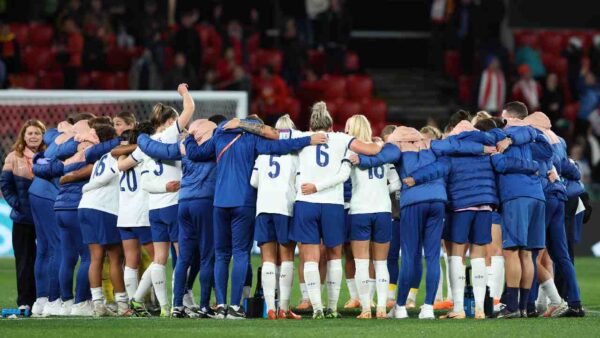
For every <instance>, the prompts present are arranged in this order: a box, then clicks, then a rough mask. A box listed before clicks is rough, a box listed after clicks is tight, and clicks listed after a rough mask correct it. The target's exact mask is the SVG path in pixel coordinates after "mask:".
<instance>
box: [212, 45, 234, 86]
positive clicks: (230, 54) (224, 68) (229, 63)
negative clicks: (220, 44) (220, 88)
mask: <svg viewBox="0 0 600 338" xmlns="http://www.w3.org/2000/svg"><path fill="white" fill-rule="evenodd" d="M237 66H238V62H237V61H236V57H235V52H234V50H233V48H231V47H229V48H227V49H226V50H225V53H224V54H223V58H222V59H219V61H217V66H216V69H215V70H216V74H215V75H216V78H215V80H216V82H228V81H231V80H232V79H233V72H234V71H235V69H236V68H237Z"/></svg>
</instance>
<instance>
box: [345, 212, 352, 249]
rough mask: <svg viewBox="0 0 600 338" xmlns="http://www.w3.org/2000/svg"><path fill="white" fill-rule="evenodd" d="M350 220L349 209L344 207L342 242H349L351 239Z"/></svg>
mask: <svg viewBox="0 0 600 338" xmlns="http://www.w3.org/2000/svg"><path fill="white" fill-rule="evenodd" d="M351 222H352V221H351V220H350V209H349V208H348V209H344V244H346V243H350V241H351V240H352V239H351V238H350V234H351V233H352V223H351Z"/></svg>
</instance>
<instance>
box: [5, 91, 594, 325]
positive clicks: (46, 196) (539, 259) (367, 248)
mask: <svg viewBox="0 0 600 338" xmlns="http://www.w3.org/2000/svg"><path fill="white" fill-rule="evenodd" d="M178 92H179V94H180V95H181V96H182V99H183V110H182V112H181V113H178V112H177V111H176V110H175V109H174V108H172V107H170V106H166V105H163V104H160V103H158V104H156V105H155V106H154V108H153V111H152V117H151V120H150V121H144V122H136V120H135V116H134V115H133V114H131V113H121V114H118V115H117V116H116V117H114V118H112V119H111V118H108V117H104V116H103V117H95V116H93V115H91V114H83V113H82V114H76V115H73V116H71V117H70V119H69V121H65V122H62V123H61V124H59V125H58V127H57V128H56V129H48V130H46V128H45V126H44V125H43V124H42V123H41V122H40V121H37V120H30V121H28V122H27V123H26V125H25V126H24V127H23V128H22V130H21V132H20V135H19V141H18V142H17V144H16V145H15V151H14V152H12V153H11V154H9V156H8V157H7V160H6V163H5V165H4V168H3V172H2V192H3V195H4V196H5V198H6V199H7V201H8V203H9V204H10V205H11V207H13V213H12V214H11V217H12V218H13V220H14V221H15V222H17V223H18V222H23V221H25V220H26V219H27V217H29V218H31V219H32V221H33V223H34V224H35V228H36V233H37V243H38V248H37V255H36V261H35V286H36V293H37V294H36V301H35V303H34V304H33V307H32V315H33V316H61V315H71V316H141V317H143V316H150V315H152V313H154V312H156V314H159V315H160V316H163V317H173V318H216V319H244V318H246V313H245V310H247V309H244V306H243V301H244V299H246V298H248V297H249V296H250V291H249V289H250V288H249V286H250V285H251V284H252V266H251V264H250V255H251V249H252V245H253V242H254V241H256V242H257V243H258V246H259V247H260V251H261V259H262V266H261V269H260V271H261V272H260V274H261V275H260V277H261V280H262V289H263V293H264V301H265V306H266V317H267V319H270V320H274V319H301V316H300V315H298V314H296V313H294V312H293V311H292V306H291V305H290V297H291V293H292V289H293V280H294V274H295V268H294V255H295V251H296V250H297V249H298V250H299V252H300V264H299V265H298V266H297V268H298V274H299V280H300V290H301V293H302V301H301V303H300V304H299V305H298V306H297V307H296V309H297V310H302V311H312V318H314V319H322V318H340V317H341V315H340V314H339V313H338V302H339V298H340V297H339V296H340V290H341V289H342V280H343V277H344V274H345V277H346V284H347V287H348V290H349V294H350V299H349V300H348V301H347V302H346V303H345V305H344V308H357V309H360V310H361V311H360V315H359V316H358V317H357V318H359V319H369V318H372V316H373V312H372V308H374V309H375V311H374V313H375V317H376V318H378V319H386V318H395V319H402V318H408V317H409V315H408V311H407V309H410V308H414V307H416V304H415V303H416V294H417V291H418V288H419V285H420V283H421V278H422V274H423V269H424V266H423V258H425V262H426V265H425V267H426V269H425V270H426V271H425V286H426V287H425V299H424V304H423V305H422V306H421V307H420V313H419V315H418V316H419V318H420V319H434V318H435V315H434V310H449V311H448V312H447V314H445V315H443V316H441V317H440V318H444V319H464V318H466V317H467V312H469V311H467V312H465V299H464V297H465V286H466V284H467V283H468V281H467V280H466V264H467V263H469V264H470V267H471V268H470V269H471V280H472V282H471V284H472V290H473V298H474V311H473V312H474V313H473V315H472V316H473V317H474V318H475V319H484V318H486V317H490V314H486V312H485V311H484V303H485V302H486V298H487V297H492V298H493V302H494V314H493V315H494V317H497V318H516V317H533V316H540V315H543V316H545V317H578V316H584V311H583V309H582V306H581V300H580V295H579V286H578V284H577V279H576V275H575V270H574V266H573V262H572V254H570V252H569V248H568V245H567V235H566V232H565V219H567V220H570V221H571V222H576V223H577V222H579V223H581V222H582V217H583V216H582V215H583V213H582V208H581V207H578V206H577V205H578V203H579V204H581V201H580V200H579V196H580V195H581V194H582V193H583V192H584V190H583V186H582V185H581V183H580V182H579V180H580V174H579V169H578V168H577V166H576V165H575V163H574V162H573V161H572V160H570V159H569V158H568V157H567V155H566V144H565V142H564V140H562V139H561V138H560V137H558V136H557V135H556V134H554V133H553V132H552V131H551V129H550V128H551V125H550V120H549V119H548V118H547V117H546V116H545V115H544V114H543V113H541V112H535V113H532V114H529V113H528V111H527V108H526V107H525V105H523V104H522V103H520V102H511V103H508V104H507V105H506V106H505V108H504V111H503V113H502V118H494V117H492V116H490V115H489V114H487V113H485V112H479V113H478V114H477V115H476V116H474V117H471V116H469V114H467V113H465V112H462V111H460V112H458V113H456V114H454V115H453V116H452V117H451V119H450V121H449V123H448V125H447V126H446V128H445V130H444V133H443V134H442V133H441V132H440V131H439V130H438V129H436V128H434V127H424V128H423V129H421V130H420V131H419V130H417V129H414V128H410V127H406V126H387V127H386V128H384V130H383V132H382V135H381V137H376V136H374V135H372V130H371V127H370V124H369V121H368V120H367V118H366V117H365V116H364V115H354V116H352V117H351V118H349V119H348V121H346V126H345V132H334V131H332V126H333V120H332V117H331V116H330V114H329V112H328V111H327V106H326V104H325V103H324V102H318V103H316V104H314V106H313V107H312V112H311V116H310V122H309V131H306V132H304V131H299V130H297V129H296V127H295V125H294V122H293V121H292V120H291V119H290V117H289V116H288V115H284V116H282V117H281V118H279V119H278V120H277V123H276V125H275V128H272V127H269V126H267V125H265V124H264V123H263V122H262V121H261V120H260V119H259V118H258V117H256V116H251V117H248V118H246V119H241V120H240V119H237V118H234V119H231V120H227V119H226V118H225V117H223V116H221V115H214V116H211V117H210V118H209V119H199V120H195V121H190V120H191V118H192V116H193V114H194V109H195V107H194V101H193V99H192V98H191V96H190V94H189V93H188V90H187V85H185V84H181V85H179V87H178ZM572 201H575V204H574V205H575V207H571V206H572V205H573V203H571V202H572ZM25 206H26V207H27V209H26V208H25ZM29 209H30V211H29V214H27V211H25V210H29ZM399 253H401V255H400V254H399ZM169 257H171V259H172V261H173V267H174V272H173V278H172V286H171V287H172V299H169V297H168V289H167V288H168V286H167V275H166V267H165V265H166V263H167V261H168V259H169ZM343 257H345V264H343V260H342V258H343ZM399 257H400V259H401V264H400V265H399V262H398V261H399ZM467 257H469V260H467V259H466V258H467ZM441 258H443V259H442V261H443V262H444V263H445V265H446V269H445V270H446V272H445V273H444V272H443V270H442V268H441V263H440V259H441ZM78 261H79V268H78V269H77V276H76V282H75V288H73V275H74V273H75V268H76V265H77V262H78ZM230 264H231V265H232V267H231V273H230ZM104 265H106V269H104ZM103 269H104V270H106V271H104V273H105V274H108V276H109V279H110V281H109V282H108V281H106V280H105V281H104V284H110V285H111V286H112V289H108V288H106V287H105V288H103ZM555 275H556V278H557V279H558V278H560V280H561V281H563V282H562V283H555V280H554V278H555ZM198 276H199V280H200V302H199V304H196V302H195V300H194V294H193V292H192V289H193V285H194V281H195V280H196V278H197V277H198ZM444 280H446V281H447V284H448V292H447V294H446V297H444V296H443V292H442V289H443V288H442V285H443V284H444V283H443V282H444ZM322 285H323V286H326V294H327V302H326V303H324V302H323V300H322V294H323V293H324V290H323V289H322ZM228 286H230V292H229V298H228V295H227V290H228ZM73 289H74V290H73ZM213 290H214V295H215V298H216V305H212V306H211V304H210V300H211V294H212V292H213ZM74 291H75V292H74ZM486 294H488V296H486ZM374 299H376V301H375V302H374V301H373V300H374ZM154 304H157V306H155V305H154Z"/></svg>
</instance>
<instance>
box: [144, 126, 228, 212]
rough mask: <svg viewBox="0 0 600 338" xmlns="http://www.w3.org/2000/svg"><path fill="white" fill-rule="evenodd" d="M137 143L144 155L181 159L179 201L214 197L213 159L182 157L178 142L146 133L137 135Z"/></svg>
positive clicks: (215, 168)
mask: <svg viewBox="0 0 600 338" xmlns="http://www.w3.org/2000/svg"><path fill="white" fill-rule="evenodd" d="M137 144H138V147H140V149H141V150H142V151H143V152H144V153H145V154H146V155H148V156H150V157H152V158H154V159H157V160H163V161H177V160H181V161H182V162H181V165H182V171H183V176H182V178H181V188H180V190H179V200H180V201H185V200H192V199H200V198H210V199H212V198H213V197H214V195H215V184H216V181H217V164H216V163H215V162H214V161H207V162H194V161H191V160H190V159H188V158H187V157H186V156H183V158H182V156H181V152H180V149H179V143H171V144H169V143H162V142H158V141H155V140H153V139H152V138H150V136H148V135H146V134H141V135H140V136H138V139H137Z"/></svg>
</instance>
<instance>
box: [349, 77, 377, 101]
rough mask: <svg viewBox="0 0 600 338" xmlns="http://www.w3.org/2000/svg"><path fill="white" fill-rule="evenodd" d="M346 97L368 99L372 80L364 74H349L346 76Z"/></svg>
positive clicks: (371, 88) (371, 90)
mask: <svg viewBox="0 0 600 338" xmlns="http://www.w3.org/2000/svg"><path fill="white" fill-rule="evenodd" d="M346 90H347V92H348V98H350V99H353V100H362V99H368V98H370V97H371V95H372V92H373V80H371V78H370V77H368V76H364V75H351V76H348V77H347V78H346Z"/></svg>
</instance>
